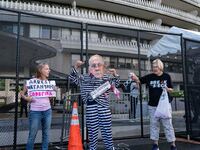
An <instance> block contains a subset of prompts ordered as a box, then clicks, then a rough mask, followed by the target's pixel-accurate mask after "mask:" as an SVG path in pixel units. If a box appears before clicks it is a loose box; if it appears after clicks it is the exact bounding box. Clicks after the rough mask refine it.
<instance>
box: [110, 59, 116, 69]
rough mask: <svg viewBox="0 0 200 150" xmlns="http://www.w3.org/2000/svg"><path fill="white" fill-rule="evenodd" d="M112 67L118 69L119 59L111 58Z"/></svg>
mask: <svg viewBox="0 0 200 150" xmlns="http://www.w3.org/2000/svg"><path fill="white" fill-rule="evenodd" d="M110 67H111V68H117V58H116V57H110Z"/></svg>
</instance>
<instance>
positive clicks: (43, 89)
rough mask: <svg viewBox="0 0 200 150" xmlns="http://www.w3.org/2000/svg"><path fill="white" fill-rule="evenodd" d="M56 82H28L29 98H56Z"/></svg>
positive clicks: (33, 80) (34, 80)
mask: <svg viewBox="0 0 200 150" xmlns="http://www.w3.org/2000/svg"><path fill="white" fill-rule="evenodd" d="M55 86H56V82H55V81H53V80H39V79H36V78H34V79H30V80H27V81H26V87H27V89H28V96H30V97H56V91H55Z"/></svg>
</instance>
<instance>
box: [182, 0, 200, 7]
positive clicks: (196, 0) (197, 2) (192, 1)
mask: <svg viewBox="0 0 200 150" xmlns="http://www.w3.org/2000/svg"><path fill="white" fill-rule="evenodd" d="M183 1H185V2H187V3H190V4H192V5H195V6H197V7H200V0H183Z"/></svg>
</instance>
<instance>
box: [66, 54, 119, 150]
mask: <svg viewBox="0 0 200 150" xmlns="http://www.w3.org/2000/svg"><path fill="white" fill-rule="evenodd" d="M83 64H84V62H82V61H77V62H76V64H75V66H74V67H73V68H72V71H71V74H70V76H69V78H70V79H71V81H72V82H74V83H76V85H78V86H80V90H81V98H82V100H83V101H84V102H85V103H86V105H87V106H86V124H87V128H88V134H89V149H90V150H96V149H97V142H98V130H99V128H100V129H101V135H102V138H103V141H104V145H105V149H106V150H114V146H113V141H112V130H111V127H112V124H111V111H110V108H109V92H110V89H112V88H113V87H114V88H115V87H117V86H119V75H117V73H116V70H115V69H109V70H108V74H105V64H104V61H103V58H102V57H101V56H100V55H93V56H91V57H90V59H89V73H88V74H79V73H78V68H80V67H81V65H83ZM107 83H109V85H110V86H111V88H110V86H108V84H107ZM104 85H105V86H104ZM106 86H107V87H106ZM105 87H106V88H107V89H106V88H105ZM108 88H109V89H108ZM95 89H98V90H97V91H98V92H95ZM104 89H106V90H104ZM102 91H103V93H102V94H101V95H99V96H98V95H97V96H96V97H95V94H98V93H99V92H102ZM91 92H92V93H93V94H92V95H91Z"/></svg>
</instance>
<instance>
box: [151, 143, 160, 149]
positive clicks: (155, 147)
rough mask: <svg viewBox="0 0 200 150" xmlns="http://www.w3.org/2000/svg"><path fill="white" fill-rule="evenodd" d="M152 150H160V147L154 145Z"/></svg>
mask: <svg viewBox="0 0 200 150" xmlns="http://www.w3.org/2000/svg"><path fill="white" fill-rule="evenodd" d="M151 150H159V147H158V145H157V144H153V147H152V149H151Z"/></svg>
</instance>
